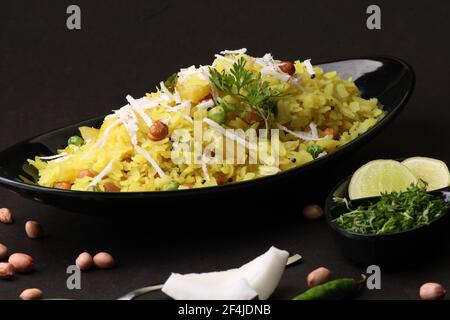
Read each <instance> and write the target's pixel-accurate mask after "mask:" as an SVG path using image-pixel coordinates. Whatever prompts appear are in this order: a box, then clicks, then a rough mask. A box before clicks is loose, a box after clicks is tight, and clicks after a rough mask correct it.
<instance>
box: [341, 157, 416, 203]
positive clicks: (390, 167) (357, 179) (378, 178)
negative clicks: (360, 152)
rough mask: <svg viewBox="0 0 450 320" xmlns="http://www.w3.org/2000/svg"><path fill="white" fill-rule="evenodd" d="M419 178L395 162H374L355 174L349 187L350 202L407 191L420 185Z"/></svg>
mask: <svg viewBox="0 0 450 320" xmlns="http://www.w3.org/2000/svg"><path fill="white" fill-rule="evenodd" d="M418 181H419V180H418V179H417V177H416V176H415V175H414V174H413V173H412V172H411V171H410V170H409V169H408V168H407V167H406V166H404V165H403V164H401V163H400V162H398V161H395V160H374V161H371V162H368V163H366V164H365V165H363V166H362V167H361V168H359V169H358V170H357V171H356V172H355V173H354V174H353V177H352V179H351V181H350V185H349V187H348V195H349V197H350V200H354V199H360V198H367V197H375V196H379V195H380V194H381V193H390V192H394V191H397V192H398V191H405V190H406V189H407V188H408V187H409V186H411V185H412V184H417V183H418Z"/></svg>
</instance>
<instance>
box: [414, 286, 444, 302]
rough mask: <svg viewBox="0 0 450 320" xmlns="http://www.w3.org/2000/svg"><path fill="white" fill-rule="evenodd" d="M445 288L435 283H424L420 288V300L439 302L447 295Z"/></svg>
mask: <svg viewBox="0 0 450 320" xmlns="http://www.w3.org/2000/svg"><path fill="white" fill-rule="evenodd" d="M446 292H447V291H446V290H445V288H444V287H443V286H442V285H441V284H439V283H434V282H429V283H424V284H423V285H422V286H421V287H420V292H419V294H420V298H421V299H423V300H439V299H441V298H443V297H444V296H445V294H446Z"/></svg>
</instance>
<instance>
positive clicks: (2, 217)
mask: <svg viewBox="0 0 450 320" xmlns="http://www.w3.org/2000/svg"><path fill="white" fill-rule="evenodd" d="M0 222H1V223H4V224H11V223H13V216H12V213H11V210H9V209H8V208H1V209H0Z"/></svg>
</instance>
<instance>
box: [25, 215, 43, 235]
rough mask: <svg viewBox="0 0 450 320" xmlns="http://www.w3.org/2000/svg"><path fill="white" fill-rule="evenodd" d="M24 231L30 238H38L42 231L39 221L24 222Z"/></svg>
mask: <svg viewBox="0 0 450 320" xmlns="http://www.w3.org/2000/svg"><path fill="white" fill-rule="evenodd" d="M25 232H26V234H27V236H28V238H30V239H38V238H40V237H42V235H43V233H44V232H43V230H42V227H41V225H40V224H39V222H37V221H33V220H30V221H27V222H26V223H25Z"/></svg>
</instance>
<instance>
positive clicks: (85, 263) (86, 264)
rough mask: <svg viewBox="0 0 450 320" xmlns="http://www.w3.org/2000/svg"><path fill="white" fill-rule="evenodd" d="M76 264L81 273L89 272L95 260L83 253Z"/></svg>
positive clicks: (88, 254)
mask: <svg viewBox="0 0 450 320" xmlns="http://www.w3.org/2000/svg"><path fill="white" fill-rule="evenodd" d="M75 264H76V265H77V267H78V268H80V270H81V271H85V270H89V269H90V268H91V267H92V265H93V264H94V259H93V258H92V256H91V254H90V253H88V252H83V253H81V254H80V255H79V256H78V258H77V259H76V260H75Z"/></svg>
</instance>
